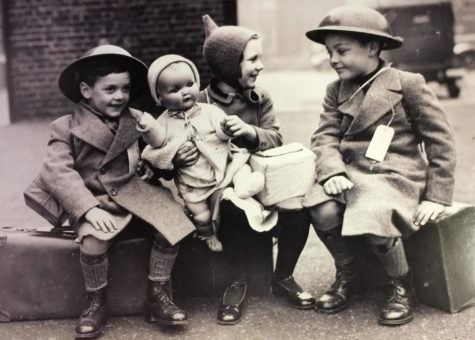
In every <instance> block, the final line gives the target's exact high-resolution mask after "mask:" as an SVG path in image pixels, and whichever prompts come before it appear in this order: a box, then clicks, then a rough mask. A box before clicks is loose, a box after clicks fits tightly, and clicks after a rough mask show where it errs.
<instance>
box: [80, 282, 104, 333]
mask: <svg viewBox="0 0 475 340" xmlns="http://www.w3.org/2000/svg"><path fill="white" fill-rule="evenodd" d="M87 298H88V300H89V306H88V307H87V308H86V309H85V310H84V311H83V312H82V314H81V316H80V317H79V320H78V323H77V325H76V338H79V339H88V338H96V337H98V336H100V335H101V334H102V333H103V332H104V327H105V325H106V322H107V313H106V292H105V288H102V289H100V290H97V291H94V292H89V293H88V294H87Z"/></svg>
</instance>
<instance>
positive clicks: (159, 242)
mask: <svg viewBox="0 0 475 340" xmlns="http://www.w3.org/2000/svg"><path fill="white" fill-rule="evenodd" d="M146 77H147V67H146V66H145V65H144V64H143V63H142V62H141V61H140V60H138V59H136V58H134V57H132V56H131V55H130V54H129V53H128V52H127V51H126V50H124V49H123V48H121V47H118V46H114V45H103V46H99V47H95V48H93V49H91V50H89V51H87V52H86V53H85V54H84V55H83V56H82V57H81V58H79V59H78V60H76V61H74V62H73V63H71V64H70V65H69V66H67V67H66V68H65V69H64V71H63V72H62V73H61V75H60V78H59V88H60V90H61V91H62V92H63V94H64V95H65V96H66V97H67V98H68V99H70V100H71V101H72V102H74V103H75V104H76V105H75V108H74V111H73V113H72V114H70V115H65V116H63V117H61V118H58V119H56V120H55V121H53V122H52V123H51V139H50V141H49V143H48V147H47V154H46V159H45V160H44V164H43V167H42V169H41V173H40V177H41V180H42V182H43V183H44V185H45V187H46V190H47V192H48V193H49V194H50V195H51V196H52V197H54V198H55V199H56V200H57V201H58V202H59V203H60V204H61V205H62V206H63V208H64V209H65V210H66V211H67V213H68V215H69V221H70V223H71V225H72V226H73V227H74V228H75V230H76V232H77V234H78V238H77V240H76V241H77V242H79V243H80V263H81V269H82V273H83V276H84V281H85V286H86V290H87V292H88V299H89V305H88V306H87V308H86V309H85V310H84V312H83V313H82V314H81V316H80V318H79V321H78V324H77V326H76V337H77V338H92V337H97V336H99V335H101V334H102V333H103V331H104V327H105V324H106V319H107V314H106V294H105V292H106V286H107V284H108V279H107V272H108V258H107V250H108V248H109V246H110V245H111V243H112V241H113V240H114V239H115V237H116V236H117V235H118V234H119V233H120V232H121V231H122V230H123V229H124V228H125V227H128V228H129V229H130V228H131V227H133V228H138V227H141V226H148V227H150V228H152V229H153V231H154V235H155V240H154V244H153V247H152V250H151V254H150V266H149V275H148V279H149V295H148V301H147V306H146V309H147V310H146V317H147V319H148V321H150V322H152V321H157V322H160V323H162V324H166V325H178V324H184V323H186V322H187V316H186V313H185V312H184V311H182V310H181V309H179V308H178V307H176V306H175V305H174V304H173V302H172V301H171V299H170V297H169V296H168V293H167V289H166V286H165V284H166V283H167V281H169V279H170V272H171V270H172V267H173V263H174V261H175V258H176V256H177V253H178V245H177V243H178V242H179V241H180V240H181V239H183V238H184V237H185V236H187V235H188V234H189V233H191V232H193V231H194V229H195V228H194V226H193V224H192V223H191V222H190V221H189V219H188V218H187V217H186V215H185V214H184V213H183V209H182V208H181V206H180V205H179V204H178V203H176V202H175V201H174V199H173V196H172V195H171V193H170V192H169V191H168V190H167V189H165V188H163V187H161V186H159V185H152V184H150V183H148V182H146V181H144V180H142V179H141V178H140V177H139V175H138V174H137V171H136V168H137V165H138V162H139V158H140V153H139V142H141V140H140V136H141V134H140V132H138V131H137V130H136V128H135V120H134V119H133V118H132V117H131V114H130V112H131V111H134V109H132V108H129V107H128V103H129V100H131V99H133V98H136V97H137V96H138V95H139V94H140V93H141V91H143V90H144V89H145V88H146V84H147V78H146ZM141 144H142V145H141V146H140V147H142V146H143V144H144V143H143V142H142V143H141ZM123 274H124V275H127V273H123Z"/></svg>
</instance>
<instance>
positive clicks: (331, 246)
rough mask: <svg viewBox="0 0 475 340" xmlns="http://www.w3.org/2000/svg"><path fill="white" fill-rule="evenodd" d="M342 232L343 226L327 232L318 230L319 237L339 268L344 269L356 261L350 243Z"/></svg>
mask: <svg viewBox="0 0 475 340" xmlns="http://www.w3.org/2000/svg"><path fill="white" fill-rule="evenodd" d="M340 232H341V226H337V227H335V228H332V229H330V230H325V231H319V230H317V235H318V237H319V238H320V240H321V241H322V242H323V244H324V245H325V247H326V248H327V249H328V251H329V252H330V254H331V255H332V257H333V260H334V261H335V265H336V266H337V267H343V266H345V265H347V264H349V263H351V262H353V260H354V259H355V256H354V253H353V249H352V248H351V246H350V243H349V242H348V240H347V239H346V238H345V237H343V236H341V234H340Z"/></svg>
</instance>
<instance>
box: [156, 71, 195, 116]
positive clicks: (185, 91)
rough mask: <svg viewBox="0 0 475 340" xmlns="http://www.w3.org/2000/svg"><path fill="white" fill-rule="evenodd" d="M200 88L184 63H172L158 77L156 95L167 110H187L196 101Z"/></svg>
mask: <svg viewBox="0 0 475 340" xmlns="http://www.w3.org/2000/svg"><path fill="white" fill-rule="evenodd" d="M199 91H200V89H199V86H198V83H197V82H196V79H195V75H194V74H193V71H192V70H191V68H190V66H189V65H187V64H186V63H180V62H178V63H174V64H171V65H170V66H168V67H167V68H165V69H164V70H163V71H162V72H161V73H160V76H159V77H158V81H157V97H158V99H159V100H160V102H161V104H162V105H163V106H164V107H166V108H168V109H169V110H176V111H184V110H188V109H190V108H191V107H193V105H194V104H195V103H196V100H197V99H198V93H199Z"/></svg>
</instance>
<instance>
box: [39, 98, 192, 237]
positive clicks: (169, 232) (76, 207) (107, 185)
mask: <svg viewBox="0 0 475 340" xmlns="http://www.w3.org/2000/svg"><path fill="white" fill-rule="evenodd" d="M128 110H129V109H127V110H126V111H124V112H123V113H122V115H121V116H120V119H119V127H118V130H117V132H116V134H115V135H114V134H113V133H112V132H111V131H110V130H109V129H108V128H107V126H106V125H105V124H104V123H103V122H102V120H101V119H99V118H98V117H97V116H96V115H95V114H94V113H92V112H91V111H89V110H88V109H87V108H86V107H84V106H82V105H80V104H78V105H77V106H76V108H75V110H74V112H73V114H71V115H66V116H63V117H60V118H58V119H56V120H55V121H53V122H52V123H51V137H50V140H49V143H48V147H47V153H46V158H45V161H44V163H43V167H42V169H41V173H40V176H41V179H42V181H43V182H44V184H45V186H46V189H47V191H48V192H49V193H50V194H51V195H52V196H53V197H54V198H56V200H57V201H58V202H59V203H60V204H61V205H62V206H63V208H64V209H65V210H66V211H67V213H68V215H69V219H70V223H71V224H72V225H73V226H74V227H75V228H76V230H81V228H82V227H83V226H84V225H85V224H88V223H87V222H86V221H85V220H84V214H85V213H86V212H87V211H88V210H90V209H91V208H93V207H99V208H102V209H104V210H107V211H109V212H110V213H111V214H113V216H114V217H115V219H116V221H118V223H119V225H120V224H121V222H124V221H125V222H126V221H127V220H129V219H130V214H133V215H135V216H137V217H139V218H141V219H142V220H144V221H146V222H147V223H149V224H151V225H152V226H153V227H155V228H156V229H157V230H158V231H159V232H160V233H161V234H162V235H163V236H164V237H165V238H166V239H167V240H168V241H169V242H170V243H171V244H172V245H174V244H176V243H177V242H178V241H180V240H181V239H183V238H184V237H185V236H186V235H188V234H189V233H191V232H193V231H194V230H195V228H194V226H193V224H192V223H191V221H190V220H189V219H188V218H187V216H186V215H185V214H184V211H183V206H181V205H180V204H178V203H177V202H176V201H175V200H174V199H173V196H172V194H171V193H170V191H169V190H168V189H166V188H164V187H162V186H160V185H152V184H149V183H147V182H145V181H143V180H141V179H140V178H139V176H138V175H137V174H136V171H135V164H136V162H137V161H138V159H139V157H140V153H139V147H138V139H139V138H140V136H141V133H140V132H139V131H137V129H136V123H135V120H134V119H133V118H132V117H131V116H130V113H129V112H128ZM122 224H123V225H124V224H126V223H122ZM124 226H125V225H124ZM119 231H120V230H118V231H116V232H114V233H112V235H111V233H108V234H109V235H104V236H106V238H105V239H110V238H111V237H113V236H115V234H116V233H118V232H119ZM99 236H100V235H99ZM99 238H100V237H99Z"/></svg>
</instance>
